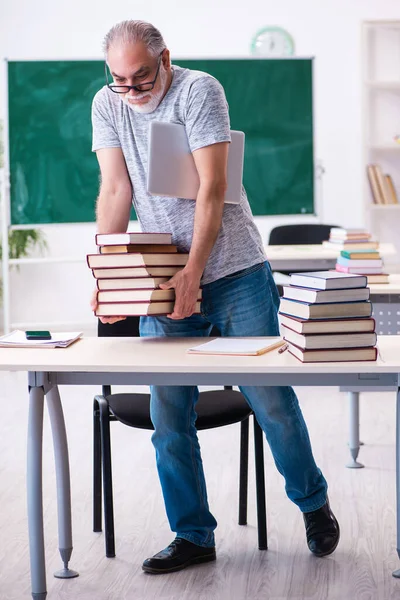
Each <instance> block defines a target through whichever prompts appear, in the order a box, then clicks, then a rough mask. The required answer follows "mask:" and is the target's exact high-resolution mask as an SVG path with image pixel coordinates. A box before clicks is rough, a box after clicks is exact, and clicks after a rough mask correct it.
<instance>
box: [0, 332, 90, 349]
mask: <svg viewBox="0 0 400 600" xmlns="http://www.w3.org/2000/svg"><path fill="white" fill-rule="evenodd" d="M81 335H82V331H66V332H57V333H52V334H51V340H27V339H26V337H25V331H21V330H20V329H16V330H15V331H11V333H7V334H6V335H3V336H2V337H0V348H66V347H67V346H69V345H70V344H72V343H73V342H75V341H76V340H78V339H79V338H80V337H81Z"/></svg>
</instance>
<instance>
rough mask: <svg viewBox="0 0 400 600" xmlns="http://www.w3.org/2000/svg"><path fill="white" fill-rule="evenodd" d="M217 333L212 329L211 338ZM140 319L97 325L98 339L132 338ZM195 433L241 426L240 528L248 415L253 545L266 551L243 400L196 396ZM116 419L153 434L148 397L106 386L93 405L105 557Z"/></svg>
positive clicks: (258, 464)
mask: <svg viewBox="0 0 400 600" xmlns="http://www.w3.org/2000/svg"><path fill="white" fill-rule="evenodd" d="M218 334H219V332H218V331H217V330H215V329H213V330H212V332H211V335H212V336H215V335H218ZM138 335H139V318H137V317H128V318H127V319H126V320H124V321H119V322H117V323H114V324H113V325H108V324H107V325H105V324H103V323H101V322H100V321H99V325H98V336H99V337H107V336H110V337H111V336H115V337H132V336H133V337H136V336H138ZM196 412H197V420H196V427H197V429H198V430H202V429H212V428H214V427H222V426H224V425H231V424H232V423H239V422H240V424H241V428H240V472H239V525H246V524H247V484H248V453H249V417H250V416H251V415H253V425H254V453H255V472H256V497H257V526H258V547H259V549H260V550H267V548H268V544H267V522H266V503H265V477H264V450H263V433H262V430H261V428H260V426H259V424H258V422H257V420H256V418H255V416H254V414H253V412H252V410H251V409H250V407H249V405H248V404H247V402H246V400H245V398H244V396H243V395H242V394H241V393H240V392H238V391H235V390H232V387H230V386H225V387H224V389H221V390H213V391H209V392H200V394H199V400H198V402H197V404H196ZM111 421H120V423H123V424H125V425H128V426H129V427H137V428H139V429H149V430H152V429H154V428H153V424H152V422H151V419H150V394H139V393H126V394H112V393H111V386H109V385H103V386H102V394H101V395H99V396H95V398H94V402H93V531H96V532H98V531H101V530H102V514H101V513H102V499H101V496H102V478H103V488H104V490H103V495H104V526H105V547H106V556H107V557H109V558H110V557H114V556H115V536H114V508H113V488H112V469H111V438H110V422H111Z"/></svg>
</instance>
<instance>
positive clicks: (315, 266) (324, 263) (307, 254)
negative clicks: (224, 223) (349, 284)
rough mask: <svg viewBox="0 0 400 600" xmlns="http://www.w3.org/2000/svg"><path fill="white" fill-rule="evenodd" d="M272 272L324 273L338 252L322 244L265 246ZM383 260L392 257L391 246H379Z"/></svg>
mask: <svg viewBox="0 0 400 600" xmlns="http://www.w3.org/2000/svg"><path fill="white" fill-rule="evenodd" d="M265 252H266V255H267V259H268V261H269V263H270V265H271V269H272V271H293V272H295V271H297V272H298V271H326V270H329V269H334V268H335V265H336V259H337V257H338V256H339V254H340V250H339V249H338V250H336V249H335V248H333V249H331V248H325V246H323V245H322V244H315V245H311V244H310V245H295V246H265ZM379 252H380V254H381V256H383V258H385V256H394V255H395V254H396V249H395V247H394V245H393V244H380V245H379Z"/></svg>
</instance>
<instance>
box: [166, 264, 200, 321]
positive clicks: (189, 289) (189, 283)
mask: <svg viewBox="0 0 400 600" xmlns="http://www.w3.org/2000/svg"><path fill="white" fill-rule="evenodd" d="M200 279H201V276H199V275H197V274H196V275H195V274H194V273H191V272H188V271H186V270H185V269H182V271H178V272H177V273H175V275H174V276H173V277H172V278H171V279H170V280H169V281H167V282H165V283H160V289H162V290H170V289H171V288H174V289H175V306H174V311H173V313H171V314H170V315H167V316H168V317H169V318H170V319H185V318H186V317H190V316H191V315H192V314H193V313H194V311H195V308H196V302H197V300H198V297H199V289H200Z"/></svg>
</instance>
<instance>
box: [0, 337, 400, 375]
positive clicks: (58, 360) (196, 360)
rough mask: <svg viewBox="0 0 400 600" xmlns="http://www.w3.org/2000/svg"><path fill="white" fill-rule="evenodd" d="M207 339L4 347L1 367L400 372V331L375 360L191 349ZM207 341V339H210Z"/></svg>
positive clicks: (383, 341)
mask: <svg viewBox="0 0 400 600" xmlns="http://www.w3.org/2000/svg"><path fill="white" fill-rule="evenodd" d="M204 341H205V340H204V339H202V338H168V339H166V338H121V337H119V338H96V337H87V338H82V339H80V340H79V341H77V342H76V343H74V344H72V345H71V346H70V347H68V348H56V349H41V348H40V349H33V348H32V349H31V348H11V349H9V348H0V371H48V372H54V373H56V372H60V373H61V372H69V373H71V372H73V373H84V372H91V373H99V372H102V373H152V374H154V373H156V374H163V373H165V374H169V373H174V374H180V373H182V374H185V373H191V374H197V373H198V374H204V373H211V374H212V373H218V374H221V373H222V374H224V373H226V374H230V373H233V374H236V375H240V374H267V373H271V374H272V373H275V374H283V373H286V374H290V373H292V374H294V373H302V374H307V373H308V374H310V373H318V374H323V373H329V374H335V373H349V374H354V373H369V374H374V373H376V374H379V373H400V336H391V335H389V336H379V337H378V349H379V357H378V360H377V361H376V362H349V363H346V362H341V363H333V362H330V363H312V364H302V363H301V362H299V361H298V360H297V359H296V358H294V357H293V356H292V355H291V354H290V353H289V352H287V351H286V352H283V353H282V354H279V353H278V351H277V350H273V351H271V352H267V353H266V354H263V355H260V356H216V355H208V356H199V355H192V354H188V353H187V349H188V348H190V347H191V346H195V345H197V344H201V343H202V342H204ZM207 341H208V340H207Z"/></svg>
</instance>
